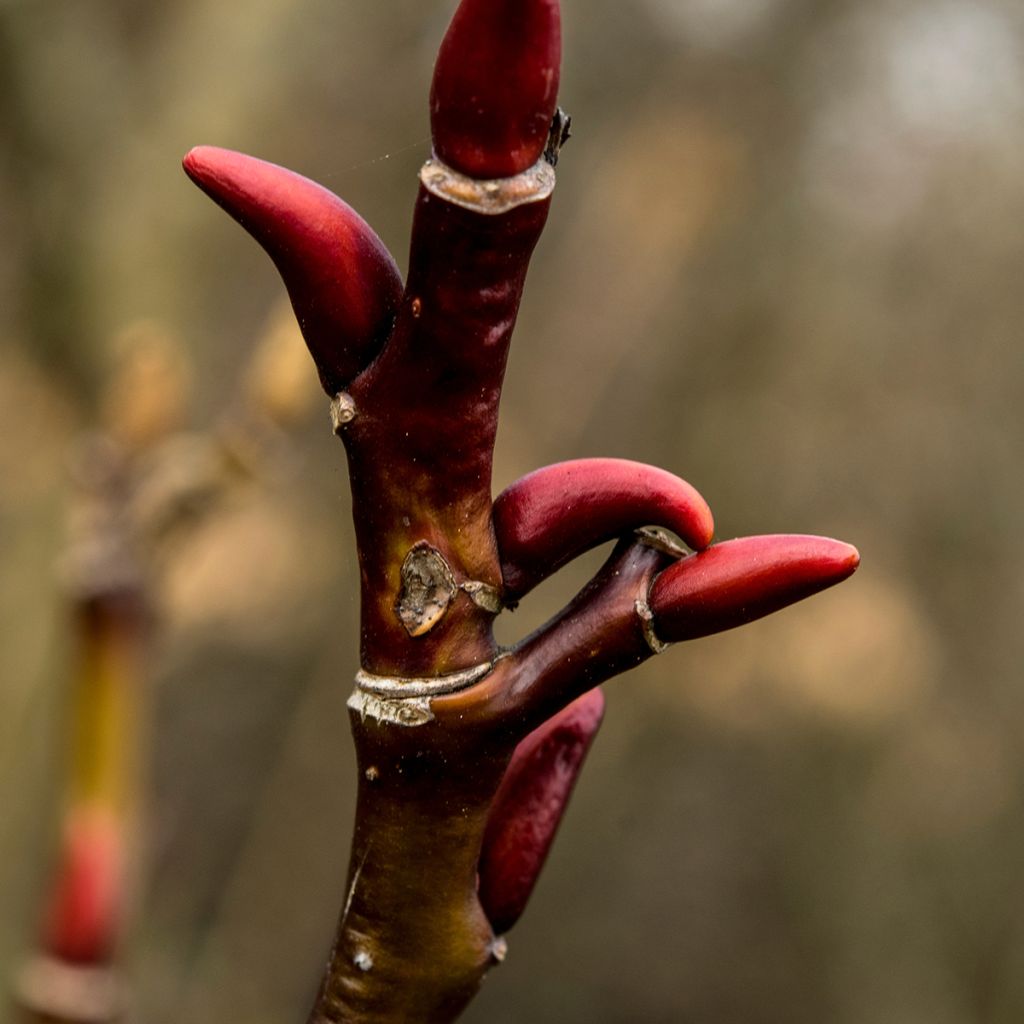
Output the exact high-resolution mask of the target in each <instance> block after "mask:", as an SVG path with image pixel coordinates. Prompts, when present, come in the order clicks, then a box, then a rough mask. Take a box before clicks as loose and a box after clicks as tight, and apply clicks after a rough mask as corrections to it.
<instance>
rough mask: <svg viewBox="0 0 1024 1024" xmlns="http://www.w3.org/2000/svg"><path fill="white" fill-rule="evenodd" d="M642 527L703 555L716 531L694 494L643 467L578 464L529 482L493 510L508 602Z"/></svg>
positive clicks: (618, 462) (509, 491) (616, 462)
mask: <svg viewBox="0 0 1024 1024" xmlns="http://www.w3.org/2000/svg"><path fill="white" fill-rule="evenodd" d="M641 526H661V527H665V528H666V529H669V530H672V531H674V532H675V533H677V534H678V535H679V536H680V537H681V538H682V539H683V541H684V542H685V543H686V544H687V545H688V546H689V547H691V548H694V549H695V550H698V551H699V550H701V549H703V548H706V547H707V546H708V544H710V543H711V537H712V535H713V534H714V529H715V526H714V520H713V519H712V516H711V509H710V508H708V505H707V502H705V501H704V499H703V498H702V497H701V496H700V495H699V494H698V493H697V491H696V490H694V488H693V487H691V486H690V485H689V484H688V483H687V482H686V481H685V480H681V479H680V478H679V477H677V476H673V475H672V474H671V473H668V472H666V471H665V470H663V469H656V468H655V467H653V466H645V465H644V464H643V463H641V462H630V461H628V460H626V459H577V460H574V461H572V462H560V463H557V464H556V465H554V466H547V467H546V468H544V469H538V470H536V471H534V472H533V473H530V474H528V475H527V476H524V477H523V478H522V479H520V480H517V481H516V482H515V483H514V484H512V485H511V486H510V487H508V488H506V489H505V490H504V491H502V493H501V494H499V495H498V497H497V498H496V499H495V502H494V530H495V535H496V537H497V541H498V552H499V554H500V556H501V569H502V575H503V577H504V580H505V586H506V588H507V590H508V596H509V597H510V598H511V599H516V598H519V597H522V596H523V594H526V593H527V592H528V591H530V590H531V589H532V588H533V587H535V586H536V585H537V584H538V583H540V581H541V580H543V579H545V578H546V577H548V576H550V575H551V574H552V573H553V572H555V571H556V570H557V569H560V568H561V567H562V566H563V565H565V564H566V563H567V562H570V561H572V559H574V558H576V557H577V556H578V555H581V554H582V553H583V552H584V551H589V550H590V549H591V548H593V547H596V546H597V545H598V544H602V543H604V542H605V541H607V540H613V539H614V538H616V537H620V536H622V535H623V534H626V533H629V532H630V531H632V530H635V529H637V528H639V527H641Z"/></svg>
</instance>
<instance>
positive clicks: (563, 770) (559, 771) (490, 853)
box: [480, 689, 604, 935]
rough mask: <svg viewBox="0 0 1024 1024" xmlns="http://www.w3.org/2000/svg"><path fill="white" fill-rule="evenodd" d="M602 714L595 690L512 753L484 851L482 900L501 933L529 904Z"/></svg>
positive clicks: (601, 702) (601, 698) (600, 696)
mask: <svg viewBox="0 0 1024 1024" xmlns="http://www.w3.org/2000/svg"><path fill="white" fill-rule="evenodd" d="M603 715H604V695H603V694H602V693H601V691H600V690H597V689H595V690H591V691H590V692H589V693H585V694H584V695H583V696H582V697H580V698H578V699H577V700H575V701H573V703H572V704H570V705H569V706H568V707H566V708H564V709H563V710H562V711H560V712H559V713H558V714H557V715H555V716H554V717H553V718H551V719H549V720H548V721H547V722H545V723H544V724H543V725H542V726H541V727H540V728H539V729H537V730H535V731H534V732H532V733H530V735H529V736H527V737H526V739H525V740H523V741H522V742H521V743H520V744H519V746H517V747H516V750H515V753H514V754H513V755H512V761H511V763H510V764H509V766H508V768H507V770H506V771H505V776H504V778H503V779H502V782H501V787H500V788H499V790H498V793H497V795H496V796H495V798H494V802H493V803H492V804H491V813H490V816H489V817H488V819H487V830H486V832H485V833H484V842H483V850H482V852H481V854H480V903H481V905H482V906H483V908H484V913H486V915H487V919H488V920H489V921H490V922H491V927H492V928H493V929H494V931H495V933H496V934H498V935H501V934H503V933H504V932H506V931H508V929H509V928H511V927H512V925H514V924H515V923H516V921H518V920H519V916H520V915H521V914H522V912H523V910H524V908H525V907H526V903H527V901H528V900H529V898H530V894H531V893H532V892H533V887H534V886H535V885H536V883H537V877H538V876H539V874H540V870H541V868H542V867H543V866H544V861H545V860H546V859H547V855H548V851H549V850H550V849H551V844H552V843H553V842H554V839H555V833H556V832H557V831H558V826H559V823H560V822H561V820H562V816H563V814H564V813H565V809H566V807H567V806H568V803H569V797H570V796H571V795H572V791H573V787H574V786H575V785H576V779H577V778H578V777H579V773H580V771H581V770H582V768H583V762H584V760H585V759H586V756H587V752H588V751H589V750H590V746H591V744H592V743H593V741H594V737H595V736H596V735H597V730H598V729H599V728H600V727H601V719H602V717H603Z"/></svg>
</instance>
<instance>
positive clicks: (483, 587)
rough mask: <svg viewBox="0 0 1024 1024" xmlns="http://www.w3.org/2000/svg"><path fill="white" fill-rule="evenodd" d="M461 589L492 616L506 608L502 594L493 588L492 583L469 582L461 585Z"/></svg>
mask: <svg viewBox="0 0 1024 1024" xmlns="http://www.w3.org/2000/svg"><path fill="white" fill-rule="evenodd" d="M459 588H460V589H461V590H463V591H465V593H467V594H468V595H469V597H470V600H472V602H473V604H475V605H476V606H477V607H478V608H482V609H483V610H484V611H485V612H490V613H491V614H492V615H497V614H498V613H499V612H500V611H501V610H502V609H503V608H504V607H505V605H504V603H503V602H502V600H501V592H500V591H499V590H498V588H497V587H492V586H491V584H490V583H482V582H481V581H480V580H467V581H466V582H465V583H460V584H459Z"/></svg>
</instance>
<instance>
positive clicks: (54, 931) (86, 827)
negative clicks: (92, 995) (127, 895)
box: [43, 812, 122, 964]
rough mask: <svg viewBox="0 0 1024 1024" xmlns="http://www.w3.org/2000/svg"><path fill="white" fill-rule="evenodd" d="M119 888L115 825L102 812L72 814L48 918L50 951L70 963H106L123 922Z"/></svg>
mask: <svg viewBox="0 0 1024 1024" xmlns="http://www.w3.org/2000/svg"><path fill="white" fill-rule="evenodd" d="M121 887H122V876H121V840H120V832H119V829H118V826H117V823H116V822H115V821H114V819H113V818H111V817H109V816H107V815H105V814H102V813H95V814H91V813H88V812H83V813H80V814H78V815H76V816H74V817H72V819H71V820H70V822H69V824H68V828H67V834H66V837H65V843H64V850H63V854H62V859H61V863H60V867H59V869H58V874H57V879H56V885H55V888H54V890H53V893H52V895H51V899H50V904H49V907H48V908H47V913H46V919H45V922H44V932H43V944H44V947H45V949H46V951H47V953H49V954H50V955H51V956H54V957H57V958H58V959H60V960H64V961H66V962H68V963H78V964H98V963H106V962H108V961H109V960H110V958H111V956H112V955H113V952H114V946H115V945H116V941H117V937H118V931H119V929H120V925H121V895H122V893H121Z"/></svg>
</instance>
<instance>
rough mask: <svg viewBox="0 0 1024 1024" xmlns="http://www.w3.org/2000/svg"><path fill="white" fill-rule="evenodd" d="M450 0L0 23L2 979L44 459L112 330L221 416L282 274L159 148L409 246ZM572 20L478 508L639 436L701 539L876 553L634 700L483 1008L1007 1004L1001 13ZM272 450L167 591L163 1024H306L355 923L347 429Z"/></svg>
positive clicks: (150, 841)
mask: <svg viewBox="0 0 1024 1024" xmlns="http://www.w3.org/2000/svg"><path fill="white" fill-rule="evenodd" d="M452 6H453V5H452V3H451V2H449V0H416V2H414V0H388V2H371V0H303V2H301V3H285V2H283V0H251V2H249V3H246V4H242V3H238V2H234V0H232V2H224V3H213V2H209V0H207V2H197V0H168V2H165V3H162V4H153V3H141V4H140V3H129V2H127V0H84V2H81V3H77V4H69V3H66V2H59V0H31V2H30V0H6V2H4V3H0V238H2V240H3V241H2V243H0V566H2V573H0V964H3V965H4V967H5V968H12V967H13V966H14V965H15V964H16V963H17V962H18V960H19V958H20V957H21V955H22V954H23V953H24V952H25V951H26V949H27V948H28V946H29V945H30V943H31V939H32V934H33V929H34V920H35V915H36V913H37V908H38V901H39V899H40V898H41V894H42V890H43V887H44V885H45V880H46V877H47V871H48V864H49V860H50V858H51V857H52V850H53V842H54V837H55V830H56V824H55V817H54V816H55V813H56V810H55V807H56V801H57V795H58V788H59V779H60V772H61V764H62V757H63V754H64V750H65V747H66V743H65V736H66V715H65V714H64V713H63V710H62V698H63V697H64V695H65V694H66V688H67V687H66V682H67V674H68V668H67V666H68V663H69V660H70V657H71V652H70V650H69V643H68V640H67V618H66V612H65V608H64V604H63V600H62V594H61V590H60V586H59V580H58V575H57V573H56V571H55V564H56V560H57V557H58V555H59V553H60V551H61V548H62V544H63V540H62V537H63V520H64V512H65V509H66V505H67V501H68V491H69V484H68V473H67V459H66V456H67V452H68V451H69V450H70V448H71V447H72V445H73V443H74V441H75V439H76V437H78V436H79V435H80V434H81V432H82V431H84V430H86V429H88V428H90V427H93V426H95V425H96V423H97V422H99V420H100V417H101V415H102V410H101V405H102V398H101V396H102V394H103V387H104V381H105V380H106V379H107V378H108V377H109V374H110V373H111V367H112V365H113V364H114V361H115V360H116V357H117V353H118V341H117V339H118V338H123V336H124V331H125V329H126V328H127V327H129V325H132V324H135V323H137V322H138V321H140V320H142V319H145V320H149V321H152V322H155V323H156V324H158V325H159V330H161V331H163V332H165V333H166V334H169V335H173V336H174V337H176V338H177V339H179V344H180V346H181V353H180V355H181V358H182V361H183V362H184V363H186V364H187V366H188V367H189V370H188V374H187V376H188V378H189V379H190V380H191V382H192V383H191V390H190V392H189V395H190V397H189V406H188V414H187V425H188V426H189V427H190V428H194V429H205V428H208V427H209V425H210V424H212V423H214V422H216V421H217V420H218V419H219V418H220V417H221V416H222V415H223V413H224V412H225V409H226V408H227V406H228V405H229V403H230V399H231V396H233V395H235V394H236V393H237V389H238V387H239V382H240V380H241V378H242V376H243V375H244V373H245V371H246V368H247V366H248V364H249V356H250V353H251V352H252V351H253V349H254V347H255V345H256V342H257V340H258V339H259V337H260V336H261V335H262V334H263V333H264V332H265V330H266V324H267V322H268V319H269V318H272V317H273V316H274V311H275V308H276V307H277V306H278V304H279V303H280V300H281V294H282V288H281V285H280V284H279V281H278V279H277V277H276V275H275V272H274V270H273V268H272V267H271V265H270V263H269V261H268V260H267V259H266V258H265V257H264V256H263V254H262V253H261V252H260V251H258V249H257V247H256V246H255V244H254V243H252V242H251V241H250V240H249V239H247V238H246V237H245V236H244V234H243V233H242V232H241V231H240V230H239V229H238V228H237V226H235V225H234V224H233V223H231V222H230V221H229V220H228V219H227V218H226V217H225V216H224V215H223V214H222V213H220V212H219V211H218V210H216V209H215V208H214V207H213V206H212V204H210V203H209V202H208V201H207V200H206V199H205V198H204V197H203V196H201V195H200V194H199V193H198V192H197V191H196V190H195V189H194V188H192V186H191V185H189V183H188V182H187V181H186V179H185V178H184V176H183V175H182V174H181V172H180V169H179V166H178V163H179V160H180V157H181V155H182V154H183V153H184V152H185V150H186V149H187V148H188V147H189V146H191V145H193V144H195V143H201V142H212V143H216V144H219V145H224V146H229V147H232V148H237V149H241V150H244V151H247V152H251V153H254V154H256V155H259V156H262V157H265V158H267V159H271V160H274V161H276V162H280V163H283V164H286V165H288V166H290V167H293V168H295V169H296V170H299V171H301V172H303V173H305V174H307V175H309V176H311V177H313V178H316V179H317V180H319V181H321V182H323V183H324V184H326V185H327V186H329V187H330V188H332V189H334V190H335V191H337V192H338V193H339V194H340V195H342V196H343V197H344V198H345V199H346V200H348V201H349V202H350V203H352V204H353V205H354V206H356V207H357V208H358V209H359V210H360V212H362V213H363V215H364V216H366V218H367V219H368V220H369V221H370V222H371V223H372V224H374V226H375V227H376V228H377V229H378V231H379V232H380V234H381V235H382V237H383V238H384V240H385V241H386V242H387V243H388V244H389V246H390V247H391V248H392V250H393V251H394V252H395V254H396V256H397V258H398V259H399V262H400V263H404V258H405V249H406V239H407V233H408V227H409V219H410V213H411V206H412V197H413V194H414V187H415V184H414V183H415V175H416V172H417V169H418V167H419V165H420V163H421V161H422V160H423V158H424V157H425V156H426V154H427V152H428V147H429V141H428V138H427V135H428V128H427V108H426V92H427V88H428V82H429V77H430V72H431V66H432V56H433V53H434V51H435V49H436V46H437V43H438V41H439V39H440V37H441V34H442V33H443V31H444V27H445V25H446V23H447V19H448V16H449V14H450V12H451V9H452ZM564 12H565V19H564V20H565V67H564V76H563V89H562V100H563V103H564V105H565V106H566V107H567V108H568V109H569V111H570V112H571V113H572V115H573V118H574V122H573V123H574V129H575V137H574V139H573V140H572V142H571V143H570V144H569V146H568V147H567V148H566V149H565V151H564V154H563V159H562V162H561V163H560V166H559V187H558V190H557V193H556V200H555V204H554V208H553V213H552V216H551V220H550V222H549V227H548V231H547V233H546V236H545V238H544V240H543V241H542V243H541V246H540V248H539V251H538V254H537V257H536V259H535V262H534V265H533V268H532V271H531V277H530V280H529V282H528V288H527V297H526V300H525V303H524V306H523V310H522V314H521V317H520V323H519V328H518V331H517V337H516V340H515V344H514V347H513V356H512V361H511V366H510V371H509V376H508V383H507V388H506V393H505V394H506V398H505V402H504V407H503V420H502V427H501V430H500V434H499V444H498V452H497V465H496V479H495V490H498V489H500V488H502V487H504V486H505V485H506V484H507V483H509V482H510V481H511V480H513V479H514V478H515V477H517V476H518V475H520V474H521V473H523V472H526V471H528V470H530V469H532V468H534V467H536V466H538V465H542V464H545V463H549V462H553V461H557V460H560V459H564V458H572V457H578V456H584V455H596V454H605V455H615V456H622V457H629V458H636V459H641V460H644V461H649V462H654V463H658V464H660V465H663V466H665V467H666V468H669V469H671V470H673V471H675V472H677V473H679V474H680V475H682V476H685V477H686V478H687V479H689V480H690V481H692V482H693V483H694V484H695V485H696V486H697V487H698V488H699V489H700V490H701V491H702V492H703V493H704V494H705V495H706V496H707V498H708V499H709V501H710V503H711V505H712V507H713V508H714V509H715V510H716V518H717V523H718V533H719V536H720V537H722V538H725V537H731V536H736V535H740V534H745V533H761V532H776V531H780V532H781V531H793V532H816V533H824V534H832V535H836V536H840V537H843V538H844V539H848V540H850V541H852V542H854V543H856V544H857V545H858V546H859V547H860V549H861V552H862V555H863V560H864V562H863V566H862V569H861V571H860V572H859V574H858V575H857V576H856V577H855V578H854V579H853V580H852V581H850V582H849V583H846V584H844V585H843V586H842V587H840V588H839V589H838V590H835V591H832V592H829V593H828V594H826V595H823V596H821V597H819V598H816V599H814V600H813V601H811V602H809V603H808V604H806V605H805V606H801V607H798V608H795V609H792V610H789V611H787V612H785V613H783V614H781V615H779V616H777V617H774V618H771V619H769V620H766V621H764V622H761V623H757V624H755V625H752V626H749V627H746V628H745V629H743V630H742V631H739V632H736V633H733V634H729V635H726V636H723V637H717V638H712V639H708V640H702V641H698V642H695V643H692V644H688V645H685V647H682V648H679V649H675V650H673V651H672V652H671V653H669V654H668V655H667V656H665V657H663V658H660V659H657V660H656V661H655V662H653V663H649V664H648V665H646V666H645V667H644V668H643V669H641V670H639V671H637V672H636V673H634V674H633V675H632V676H631V677H629V678H626V679H622V680H619V681H617V682H616V683H614V684H613V685H612V686H610V687H609V689H608V694H609V704H610V706H609V714H608V719H607V722H606V725H605V728H604V731H603V733H602V735H601V737H600V740H599V742H598V744H597V746H596V748H595V751H594V753H593V755H592V759H591V762H590V764H589V766H588V768H587V770H586V772H585V773H584V776H583V779H582V782H581V784H580V787H579V789H578V791H577V795H576V798H575V801H574V804H573V807H572V809H571V812H570V815H569V818H568V821H567V823H566V827H565V829H564V831H563V833H562V835H561V836H560V838H559V841H558V843H557V845H556V848H555V851H554V854H553V856H552V859H551V861H550V863H549V865H548V868H547V869H546V872H545V875H544V877H543V879H542V881H541V884H540V886H539V889H538V891H537V893H536V895H535V897H534V900H533V902H532V904H531V907H530V909H529V911H528V913H527V916H526V917H525V919H524V920H523V921H522V923H521V924H520V925H519V926H518V927H517V928H516V930H515V931H514V932H513V934H512V936H511V940H510V946H511V949H510V955H509V958H508V960H507V962H506V964H505V965H504V966H503V967H502V968H501V969H500V970H498V971H496V972H495V973H494V974H493V975H492V977H490V978H489V979H488V981H487V982H486V985H485V988H484V991H483V992H482V994H481V996H480V997H479V999H478V1001H477V1002H476V1003H475V1004H474V1005H473V1007H472V1008H471V1010H470V1011H469V1012H468V1013H467V1015H466V1018H465V1019H466V1021H467V1022H475V1024H484V1022H486V1024H505V1022H508V1024H512V1022H517V1024H518V1022H526V1021H529V1022H531V1024H555V1022H558V1024H572V1022H575V1021H580V1022H583V1021H586V1022H588V1024H598V1022H600V1024H627V1022H636V1021H642V1022H649V1024H685V1022H694V1024H696V1022H701V1024H733V1022H735V1024H803V1022H807V1024H810V1022H815V1024H818V1022H821V1021H828V1022H830V1024H889V1022H891V1024H918V1022H920V1024H969V1022H970V1024H974V1022H978V1024H981V1022H986V1024H995V1022H1017V1021H1019V1020H1020V1019H1021V1018H1022V1017H1024V880H1022V870H1021V864H1022V863H1024V787H1022V784H1021V783H1022V774H1024V680H1022V679H1021V671H1020V670H1021V665H1022V663H1024V657H1022V655H1024V629H1022V612H1024V583H1022V580H1024V573H1022V568H1024V531H1022V529H1021V521H1022V518H1024V494H1022V490H1024V472H1022V466H1024V422H1022V420H1024V413H1022V409H1024V344H1022V340H1024V327H1022V322H1024V286H1022V283H1024V276H1022V270H1024V230H1022V227H1021V225H1022V224H1024V132H1022V131H1021V126H1022V124H1024V19H1022V17H1021V10H1020V7H1019V4H1018V3H1016V2H1014V0H634V2H633V3H629V4H623V3H615V2H612V0H564ZM308 373H309V375H310V378H311V379H312V376H313V371H312V367H311V366H310V367H309V368H308ZM290 438H291V439H290V442H289V452H288V454H287V457H286V458H285V459H283V460H282V462H281V464H280V465H278V466H277V469H276V470H275V472H273V473H270V474H268V475H267V476H266V477H265V478H263V479H260V480H257V481H256V482H255V483H252V484H250V485H249V486H246V487H243V488H240V489H238V490H237V491H235V492H233V493H232V495H231V496H230V499H229V500H225V501H223V502H221V503H220V504H218V506H217V507H216V509H215V510H213V511H212V512H210V513H209V514H207V515H205V516H204V517H202V518H201V519H200V520H198V521H197V522H196V523H195V524H193V526H192V527H191V528H190V529H189V530H188V531H187V532H186V534H185V536H184V537H182V538H179V542H178V543H177V545H176V547H175V549H174V554H173V558H170V559H167V560H165V561H164V562H163V563H161V565H160V567H159V571H158V572H155V573H154V586H155V587H156V591H157V596H158V599H159V607H160V612H161V617H162V629H161V633H160V637H159V642H158V644H157V648H156V650H155V652H154V654H153V657H152V659H151V672H152V677H151V681H150V682H151V685H150V703H151V714H150V729H149V737H150V742H149V755H150V756H149V782H148V788H149V791H150V794H151V796H150V807H149V819H148V827H147V843H146V847H147V851H148V853H147V860H146V871H145V875H146V877H147V884H146V887H145V897H144V903H143V906H142V908H141V913H140V915H139V921H138V923H137V925H136V927H135V929H134V934H133V936H132V942H131V949H130V958H129V968H130V973H131V976H132V979H133V984H134V988H135V997H136V1005H137V1010H138V1013H137V1017H138V1020H139V1021H141V1022H143V1024H172V1022H182V1021H187V1022H188V1024H221V1022H223V1021H226V1020H232V1021H235V1020H245V1021H246V1022H247V1024H283V1022H287V1021H298V1020H301V1019H304V1017H303V1014H304V1012H305V1009H306V1008H307V1006H308V1003H309V1000H310V998H311V995H312V992H313V989H314V987H315V984H316V981H317V978H318V975H319V971H320V967H321V965H322V962H323V960H324V957H325V955H326V951H327V947H328V943H329V939H330V936H331V934H332V931H333V925H334V920H335V917H336V914H337V911H338V907H339V904H340V901H341V893H342V887H343V884H344V872H345V861H346V855H347V846H348V829H349V825H350V816H351V812H352V785H353V780H352V776H353V764H352V752H351V745H350V741H349V737H348V729H347V722H346V715H345V709H344V701H345V698H346V696H347V694H348V692H349V687H350V680H351V677H352V674H353V672H354V670H355V668H356V661H357V657H356V646H355V638H356V631H357V623H356V613H357V609H356V602H355V572H354V564H353V548H352V538H351V530H350V525H349V511H348V504H347V503H348V496H347V488H346V484H345V478H344V465H343V456H342V453H341V450H340V447H339V446H338V445H337V443H336V441H335V440H334V438H333V437H332V436H331V434H330V430H329V427H328V422H327V417H326V411H322V410H321V409H320V408H319V406H318V407H317V408H316V409H315V411H314V413H313V414H312V415H311V416H310V417H308V419H307V420H305V421H304V422H303V424H302V425H300V426H299V427H297V428H295V429H293V431H292V433H291V435H290ZM597 560H598V561H599V556H598V557H597ZM595 564H596V563H595V559H591V560H590V561H588V562H587V564H586V565H583V566H577V567H573V569H571V570H569V571H567V572H566V573H565V574H564V575H563V577H561V578H559V579H558V580H556V581H554V582H553V583H551V584H549V585H547V586H546V587H545V588H543V589H542V590H541V591H540V592H539V593H538V594H537V596H536V597H535V598H531V600H530V601H528V602H527V603H526V604H525V605H524V606H523V607H522V608H521V609H520V610H519V611H518V612H517V613H516V614H515V616H513V617H511V619H510V621H509V622H508V623H505V622H503V623H502V627H501V628H502V634H501V635H502V637H503V638H504V639H505V640H511V639H513V638H514V637H516V636H517V635H521V634H522V633H524V632H525V631H526V630H528V629H529V628H530V627H531V626H532V625H533V624H535V623H536V622H538V621H540V620H541V619H542V618H543V617H544V616H545V615H546V614H548V613H549V612H550V611H552V610H553V609H554V608H555V607H556V606H557V605H558V603H559V602H560V601H562V600H564V599H565V598H566V597H567V596H568V595H569V594H571V593H572V592H573V589H574V587H575V586H577V585H578V584H579V583H580V582H581V580H582V579H584V578H585V576H586V574H587V572H588V571H589V570H592V568H593V566H594V565H595ZM4 1013H6V1010H2V1011H0V1019H2V1018H3V1015H4Z"/></svg>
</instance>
